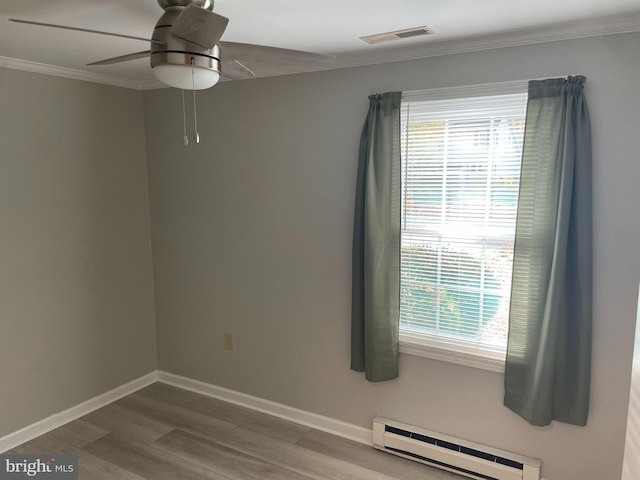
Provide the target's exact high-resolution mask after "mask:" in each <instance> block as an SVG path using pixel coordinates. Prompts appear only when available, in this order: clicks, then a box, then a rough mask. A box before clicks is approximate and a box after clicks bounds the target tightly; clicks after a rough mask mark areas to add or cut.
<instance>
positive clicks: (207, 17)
mask: <svg viewBox="0 0 640 480" xmlns="http://www.w3.org/2000/svg"><path fill="white" fill-rule="evenodd" d="M228 23H229V19H228V18H227V17H223V16H222V15H218V14H217V13H213V12H211V11H209V10H207V9H205V8H201V7H196V6H195V5H193V4H192V5H189V6H188V7H187V8H185V9H184V10H183V11H182V13H181V14H180V15H178V18H176V19H175V21H174V22H173V26H172V27H171V30H169V32H170V33H171V35H173V36H174V37H178V38H181V39H183V40H186V41H187V42H191V43H195V44H196V45H199V46H201V47H202V48H213V47H214V46H215V45H216V44H217V43H218V40H220V37H222V34H223V33H224V31H225V29H226V28H227V24H228Z"/></svg>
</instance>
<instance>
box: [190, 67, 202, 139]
mask: <svg viewBox="0 0 640 480" xmlns="http://www.w3.org/2000/svg"><path fill="white" fill-rule="evenodd" d="M191 86H192V87H193V127H194V129H195V132H196V133H195V135H194V137H193V140H194V141H195V142H196V143H200V134H199V133H198V114H197V112H196V74H195V71H194V69H193V58H191Z"/></svg>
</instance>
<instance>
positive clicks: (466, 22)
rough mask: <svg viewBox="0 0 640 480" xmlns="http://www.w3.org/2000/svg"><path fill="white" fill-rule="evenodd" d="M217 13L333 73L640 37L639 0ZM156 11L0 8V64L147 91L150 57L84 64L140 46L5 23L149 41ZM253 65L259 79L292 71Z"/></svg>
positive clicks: (442, 2)
mask: <svg viewBox="0 0 640 480" xmlns="http://www.w3.org/2000/svg"><path fill="white" fill-rule="evenodd" d="M215 11H216V12H217V13H220V14H222V15H224V16H226V17H229V18H230V19H231V21H230V23H229V27H228V29H227V31H226V33H225V34H224V37H223V39H224V40H227V41H234V42H245V43H256V44H260V45H269V46H275V47H283V48H292V49H297V50H307V51H312V52H317V53H326V54H335V55H337V66H338V67H341V66H350V65H360V64H367V63H379V62H383V61H393V60H399V59H405V58H417V57H421V56H430V55H437V54H443V53H452V52H455V51H465V50H474V49H479V48H490V47H495V46H505V45H513V44H522V43H535V42H541V41H545V40H550V39H561V38H575V37H581V36H588V35H594V34H600V33H616V32H625V31H637V30H640V2H639V1H638V0H606V1H603V0H564V1H557V0H537V1H535V2H533V1H530V0H482V1H481V0H385V1H383V0H322V1H309V0H306V1H304V0H270V1H266V0H217V1H216V4H215ZM161 13H162V10H161V8H160V7H159V6H158V4H157V1H156V0H1V1H0V26H1V27H0V66H3V65H4V66H16V68H21V67H23V68H25V69H32V70H37V68H45V69H46V67H44V66H39V67H38V66H37V64H45V65H50V66H55V67H62V68H59V69H58V70H57V72H58V74H61V73H60V72H63V73H64V72H66V73H68V74H69V75H68V76H74V72H75V74H77V76H78V77H79V78H81V77H82V76H83V75H84V76H85V77H86V79H89V80H94V81H101V80H103V81H104V83H113V84H118V82H120V83H121V84H124V85H128V86H133V87H134V88H136V85H137V86H139V87H140V88H145V87H150V88H152V87H154V86H156V82H155V81H154V79H153V75H152V74H151V69H150V68H149V63H148V59H140V60H134V61H131V62H127V63H122V64H118V65H109V66H94V67H88V66H86V64H87V63H89V62H93V61H97V60H101V59H104V58H109V57H114V56H118V55H123V54H126V53H131V52H136V51H140V50H145V49H147V47H148V45H147V44H145V43H144V42H140V41H136V40H126V39H119V38H114V37H106V36H100V35H93V34H88V33H81V32H70V31H63V30H58V29H50V28H42V27H34V26H28V25H21V24H15V23H11V22H9V21H7V19H8V18H21V19H26V20H34V21H40V22H46V23H56V24H62V25H69V26H76V27H82V28H88V29H94V30H104V31H111V32H115V33H123V34H128V35H135V36H142V37H147V38H148V37H149V36H150V35H151V32H152V30H153V27H154V24H155V22H156V20H157V19H158V18H159V16H160V14H161ZM423 25H426V26H428V27H429V28H430V29H432V30H433V32H434V33H433V35H430V36H428V37H418V38H414V39H405V40H400V41H395V42H392V43H388V44H384V45H378V46H370V45H368V44H366V43H364V42H363V41H361V40H359V37H361V36H364V35H371V34H377V33H383V32H389V31H394V30H400V29H407V28H411V27H419V26H423ZM12 59H15V60H17V62H16V61H12ZM22 61H24V62H22ZM32 62H36V63H35V64H34V63H32ZM25 66H26V67H25ZM36 67H37V68H36ZM252 67H254V68H253V69H254V71H256V73H257V74H258V76H267V75H275V74H281V73H291V72H292V71H294V69H291V68H289V69H284V68H277V67H274V66H267V65H253V66H252ZM54 70H55V69H52V71H54ZM300 70H301V69H295V71H300ZM54 74H56V73H55V71H54ZM110 79H111V80H113V81H110Z"/></svg>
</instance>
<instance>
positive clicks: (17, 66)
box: [0, 56, 157, 90]
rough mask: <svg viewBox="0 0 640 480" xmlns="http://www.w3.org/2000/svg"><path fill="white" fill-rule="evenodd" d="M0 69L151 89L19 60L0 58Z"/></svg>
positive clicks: (121, 79)
mask: <svg viewBox="0 0 640 480" xmlns="http://www.w3.org/2000/svg"><path fill="white" fill-rule="evenodd" d="M0 67H4V68H10V69H13V70H23V71H25V72H32V73H40V74H42V75H51V76H54V77H64V78H72V79H74V80H82V81H84V82H92V83H100V84H103V85H111V86H114V87H122V88H129V89H133V90H146V89H148V88H153V86H152V85H151V84H150V83H149V85H148V84H147V83H148V82H141V81H138V80H131V79H127V78H121V77H112V76H109V75H101V74H99V73H92V72H85V71H83V70H76V69H74V68H67V67H58V66H55V65H48V64H46V63H39V62H31V61H29V60H21V59H18V58H10V57H2V56H0ZM155 83H157V82H155Z"/></svg>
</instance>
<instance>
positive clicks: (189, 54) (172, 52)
mask: <svg viewBox="0 0 640 480" xmlns="http://www.w3.org/2000/svg"><path fill="white" fill-rule="evenodd" d="M158 4H159V5H160V6H161V7H162V8H164V9H165V12H164V14H163V15H162V16H161V17H160V19H159V20H158V22H157V23H156V26H155V28H154V30H153V35H152V37H151V38H152V39H153V40H156V41H157V42H159V43H156V42H152V43H151V68H155V67H158V66H161V65H176V66H180V67H184V66H193V67H194V68H196V69H205V70H210V71H214V72H217V73H218V74H220V48H219V47H218V46H217V45H216V46H214V47H213V48H209V49H207V48H203V47H201V46H199V45H196V44H194V43H191V42H188V41H186V40H183V39H181V38H178V37H175V36H173V35H171V33H170V30H171V27H172V26H173V23H174V21H175V19H176V18H177V17H178V16H179V15H180V14H181V13H182V11H183V10H184V8H186V7H187V6H188V5H190V4H193V5H196V6H198V7H201V8H206V9H207V10H211V9H212V8H213V2H212V1H211V0H192V1H189V0H158ZM196 89H197V88H196Z"/></svg>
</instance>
